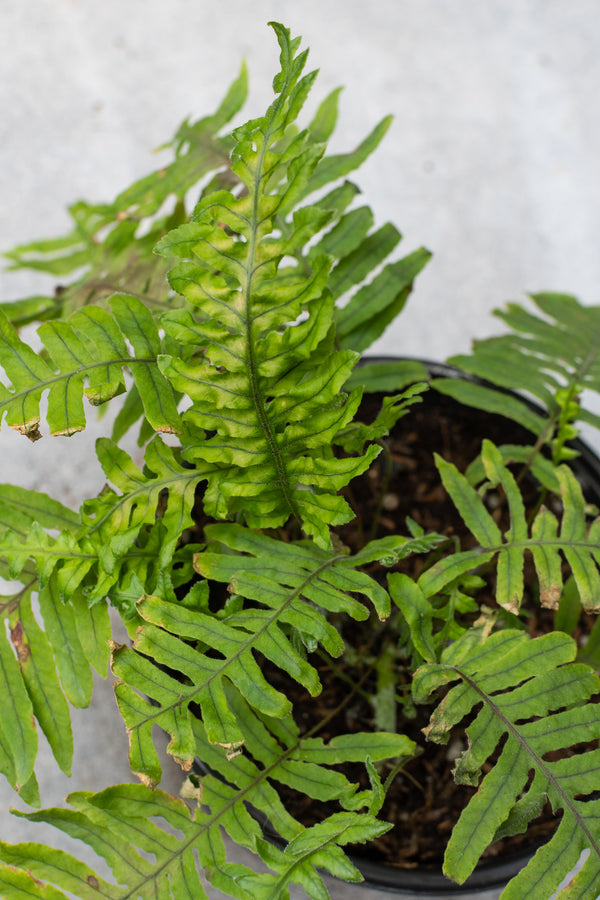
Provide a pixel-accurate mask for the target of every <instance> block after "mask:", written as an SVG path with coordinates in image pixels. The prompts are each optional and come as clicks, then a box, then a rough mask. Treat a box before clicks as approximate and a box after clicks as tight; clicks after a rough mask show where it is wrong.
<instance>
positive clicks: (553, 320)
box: [434, 293, 600, 441]
mask: <svg viewBox="0 0 600 900" xmlns="http://www.w3.org/2000/svg"><path fill="white" fill-rule="evenodd" d="M531 299H532V300H533V302H534V303H535V306H536V307H537V310H536V311H533V312H531V311H529V310H527V309H525V308H524V307H523V306H521V305H519V304H517V303H510V304H508V306H507V307H506V309H505V310H497V311H496V315H497V316H498V317H499V318H500V319H502V321H503V322H504V323H505V324H506V325H508V327H509V328H510V332H509V333H508V334H505V335H502V336H500V337H494V338H488V339H487V340H482V341H476V342H475V344H474V347H473V351H472V353H471V355H461V356H455V357H453V358H452V359H450V360H449V362H451V363H453V364H454V365H456V366H459V368H462V369H464V370H465V371H467V372H472V373H473V374H474V375H477V376H478V377H479V378H482V379H484V380H486V381H487V382H492V383H493V385H495V387H493V386H492V384H489V383H488V384H486V385H478V384H470V383H469V382H462V381H460V380H458V379H437V380H435V381H434V385H435V387H436V388H437V389H438V390H440V391H442V392H443V393H446V394H451V395H452V396H454V397H456V398H457V399H458V400H460V401H461V402H464V403H468V404H471V405H473V406H477V407H480V408H482V409H485V410H487V411H495V410H497V411H499V412H501V414H503V415H506V416H510V417H512V418H514V419H516V421H518V422H520V423H521V424H522V425H524V426H525V427H526V428H528V429H529V430H530V431H533V432H534V433H535V434H536V435H538V436H541V435H544V438H545V439H546V440H548V441H550V439H551V438H552V437H553V434H554V431H555V430H556V429H557V427H558V426H559V425H560V423H561V420H563V422H565V421H566V420H565V415H566V412H567V410H566V409H565V401H566V402H567V403H572V402H574V403H575V404H576V405H575V406H574V407H573V408H572V410H571V411H570V412H569V415H568V417H567V419H568V420H570V421H576V420H581V421H584V422H588V423H589V424H592V425H595V426H596V427H598V426H599V425H600V418H599V417H598V416H597V415H596V414H595V413H593V412H592V411H591V410H588V409H586V408H585V407H583V408H582V407H579V406H578V405H577V404H578V403H579V394H580V392H581V391H583V390H588V391H590V392H592V393H596V394H598V393H600V307H598V306H584V305H583V304H581V303H580V302H579V301H578V300H576V299H575V297H571V296H568V295H566V294H550V293H544V294H535V295H532V298H531ZM523 386H526V388H527V391H528V393H529V394H531V395H533V396H534V397H535V398H536V399H537V400H538V401H539V402H540V403H541V405H542V406H543V408H544V409H545V410H546V411H547V416H548V417H549V418H547V417H546V416H544V415H540V414H538V413H536V412H534V411H532V410H531V409H530V408H528V407H527V405H526V404H525V402H524V401H523V400H521V399H519V398H518V397H512V398H511V397H507V395H506V394H504V393H502V391H501V389H502V388H509V389H513V390H522V389H523Z"/></svg>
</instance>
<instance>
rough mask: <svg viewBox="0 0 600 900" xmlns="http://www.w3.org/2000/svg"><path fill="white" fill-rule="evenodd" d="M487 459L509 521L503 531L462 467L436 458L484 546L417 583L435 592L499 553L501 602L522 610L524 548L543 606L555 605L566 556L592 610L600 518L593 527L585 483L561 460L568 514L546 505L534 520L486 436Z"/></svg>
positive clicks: (598, 582)
mask: <svg viewBox="0 0 600 900" xmlns="http://www.w3.org/2000/svg"><path fill="white" fill-rule="evenodd" d="M482 461H483V466H484V469H485V474H486V476H487V479H488V481H489V484H490V485H491V486H492V487H494V486H498V485H500V486H501V487H502V489H503V494H504V496H506V500H507V504H508V510H509V513H510V525H509V528H508V529H507V530H506V532H505V533H504V534H502V532H501V530H500V528H499V527H498V525H497V524H496V522H495V520H494V518H493V517H492V515H491V513H490V512H489V511H488V509H487V508H486V506H485V503H484V500H483V499H482V498H481V497H480V496H479V494H478V493H477V491H476V490H475V489H474V488H473V487H472V486H471V484H470V483H469V482H468V481H467V479H466V478H465V477H464V476H463V475H461V474H460V473H459V472H458V470H457V469H456V467H455V466H454V465H453V464H452V463H449V462H447V461H445V460H443V459H442V458H441V457H437V458H436V464H437V467H438V470H439V472H440V476H441V478H442V482H443V484H444V487H445V488H446V490H447V492H448V494H449V495H450V497H451V499H452V501H453V502H454V504H455V505H456V507H457V509H458V511H459V512H460V514H461V516H462V518H463V521H464V522H465V525H467V527H468V528H469V530H470V531H471V533H472V534H473V536H474V537H475V538H476V539H477V542H478V545H479V546H478V549H476V550H470V551H465V552H463V553H455V554H453V555H452V556H450V557H448V558H447V559H442V560H441V561H440V562H438V563H436V564H435V565H434V566H432V567H431V568H430V569H429V570H427V571H426V572H425V573H424V574H423V575H422V576H421V577H420V578H419V582H418V583H419V587H420V588H421V590H422V591H423V592H424V594H425V596H426V597H431V596H432V595H433V594H434V593H436V592H437V591H439V590H441V589H442V588H443V587H444V586H445V585H446V584H448V583H449V582H450V581H451V580H452V579H454V578H456V577H458V576H459V575H462V574H464V573H466V572H468V571H470V570H471V569H474V568H476V567H477V566H478V565H483V564H484V563H486V562H489V560H491V559H492V558H494V557H497V573H498V581H497V589H496V591H497V593H496V597H497V600H498V603H499V604H500V605H501V606H504V607H505V608H506V609H508V610H509V611H511V612H514V613H516V612H518V610H519V608H520V605H521V601H522V598H523V590H524V582H523V566H524V558H525V553H526V552H529V553H530V554H531V556H532V559H533V563H534V566H535V570H536V574H537V577H538V579H539V584H540V600H541V603H542V605H543V606H548V607H550V608H556V607H557V605H558V600H559V597H560V593H561V590H562V586H563V572H562V560H563V557H564V558H565V559H566V560H567V562H568V563H569V565H570V567H571V572H572V575H573V578H574V579H575V583H576V585H577V588H578V590H579V593H580V596H581V602H582V604H583V606H584V607H585V609H586V610H587V611H588V612H596V611H598V610H599V609H600V572H599V571H598V566H599V565H600V550H599V548H598V540H597V537H596V533H597V529H598V526H597V525H593V526H592V528H591V529H590V528H589V523H588V522H587V521H586V511H585V503H584V498H583V495H582V492H581V487H580V485H579V482H578V481H577V479H576V478H575V476H574V475H573V473H572V472H571V470H570V469H569V468H568V467H567V466H559V467H558V468H557V469H556V470H555V473H556V477H557V479H558V482H559V484H560V490H561V497H562V501H563V505H564V510H563V514H562V519H561V521H560V523H559V521H558V519H557V518H556V516H555V515H554V514H553V513H551V512H550V510H548V509H546V508H545V507H544V506H542V507H541V509H540V510H539V512H537V513H536V515H535V516H534V518H533V521H532V522H531V524H530V525H529V524H528V523H527V521H526V516H525V508H524V505H523V501H522V498H521V492H520V489H519V487H518V485H517V483H516V481H515V478H514V476H513V475H512V474H511V472H510V471H509V470H508V469H507V468H506V467H505V465H504V463H503V461H502V456H501V454H500V452H499V450H498V448H497V447H495V446H494V445H493V444H492V443H491V442H490V441H484V442H483V447H482Z"/></svg>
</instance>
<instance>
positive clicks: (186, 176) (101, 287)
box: [0, 66, 247, 327]
mask: <svg viewBox="0 0 600 900" xmlns="http://www.w3.org/2000/svg"><path fill="white" fill-rule="evenodd" d="M246 94H247V73H246V68H245V66H242V69H241V71H240V74H239V76H238V77H237V78H236V79H235V81H234V82H233V83H232V85H231V87H230V88H229V90H228V92H227V94H226V96H225V97H224V99H223V101H222V103H221V104H220V106H219V108H218V109H217V110H216V112H215V113H214V114H213V115H211V116H207V117H206V118H204V119H200V120H199V121H197V122H193V123H192V122H189V121H185V122H183V123H182V125H181V126H180V128H179V129H178V131H177V134H176V135H175V137H174V139H173V141H172V142H170V143H169V144H167V145H165V147H168V148H172V149H173V152H174V155H175V159H174V160H173V162H171V163H169V164H168V165H166V166H164V167H162V168H160V169H158V170H157V171H155V172H153V173H152V174H150V175H147V176H145V177H144V178H142V179H140V180H139V181H136V182H135V183H134V184H133V185H131V186H130V187H128V188H127V189H126V190H124V191H123V192H122V193H121V194H119V196H118V197H117V198H116V200H115V201H114V202H113V203H108V204H90V203H85V202H83V201H79V202H78V203H75V204H73V205H72V206H71V207H70V210H69V212H70V214H71V217H72V219H73V224H74V227H73V230H72V231H71V232H70V233H69V234H67V235H65V236H63V237H61V238H55V239H51V240H41V241H33V242H31V243H29V244H26V245H22V246H19V247H16V248H15V249H13V250H11V251H9V252H7V253H5V256H7V257H8V259H9V260H11V263H12V268H15V269H16V268H25V269H34V270H37V271H42V272H47V273H49V274H51V275H54V276H56V277H59V278H60V279H61V282H62V285H61V288H60V290H58V291H57V292H56V294H55V295H54V296H48V297H43V296H42V297H31V298H27V299H26V300H23V301H17V302H16V303H14V302H13V303H5V304H0V310H1V311H2V312H4V313H5V314H6V315H7V316H8V317H9V319H10V321H11V322H12V323H13V324H14V325H15V326H17V327H18V326H21V325H23V324H25V323H27V322H30V321H35V320H40V319H42V320H44V319H54V318H58V317H64V316H67V315H68V314H69V313H71V312H73V311H74V310H76V309H81V308H82V307H87V306H89V305H90V304H97V303H99V302H102V301H103V300H105V299H106V298H107V297H109V296H110V295H111V294H114V293H119V292H125V293H127V294H130V295H132V296H136V297H137V298H138V299H140V300H142V301H143V303H144V305H145V306H146V307H148V308H149V309H151V310H153V311H157V312H162V311H163V310H164V309H166V308H169V307H173V306H174V305H175V306H176V305H177V298H176V297H173V296H172V295H171V294H170V292H169V289H168V285H167V283H166V274H167V264H166V263H165V262H164V261H163V260H162V259H160V258H158V257H156V256H155V255H154V253H153V250H154V246H155V244H156V242H157V241H158V240H159V238H160V237H162V235H163V234H165V232H166V231H168V230H169V229H170V228H173V227H174V226H176V225H178V224H180V223H181V222H182V221H184V220H185V218H186V210H185V206H184V203H185V200H186V197H187V195H188V194H189V192H190V190H192V189H193V187H194V186H195V185H198V184H199V182H200V181H201V180H202V179H203V178H205V177H206V176H207V175H209V174H210V173H211V172H216V171H217V170H219V169H222V168H223V167H224V166H225V165H226V164H227V163H228V161H229V151H230V149H231V140H230V138H229V137H228V136H225V137H219V132H220V131H222V129H223V128H224V126H225V125H227V123H228V122H229V121H230V120H231V119H232V118H233V116H234V115H235V114H236V113H237V112H238V111H239V109H240V108H241V106H242V105H243V103H244V101H245V98H246ZM161 149H165V148H161ZM217 179H218V180H220V181H222V182H223V183H224V184H226V183H227V176H223V175H221V176H217ZM165 205H168V210H167V212H166V213H165V212H164V207H165ZM72 275H73V276H75V277H74V280H72V281H71V283H68V282H67V283H66V284H65V276H72Z"/></svg>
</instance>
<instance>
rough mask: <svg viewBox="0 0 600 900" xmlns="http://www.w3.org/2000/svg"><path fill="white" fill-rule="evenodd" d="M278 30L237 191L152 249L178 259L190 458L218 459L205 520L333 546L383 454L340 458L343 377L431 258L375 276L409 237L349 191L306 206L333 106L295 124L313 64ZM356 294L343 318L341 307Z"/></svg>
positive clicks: (224, 193)
mask: <svg viewBox="0 0 600 900" xmlns="http://www.w3.org/2000/svg"><path fill="white" fill-rule="evenodd" d="M273 27H274V29H275V31H276V34H277V38H278V41H279V44H280V48H281V64H282V69H281V72H280V73H279V75H278V76H277V78H276V79H275V82H274V88H275V92H276V96H275V99H274V101H273V103H272V104H271V106H270V107H269V109H268V111H267V113H266V115H265V116H264V117H262V118H259V119H253V120H251V121H250V122H248V123H246V124H245V125H243V126H242V127H240V128H237V129H236V130H235V132H234V139H235V141H236V144H235V147H234V149H233V151H232V157H231V160H232V161H231V170H232V172H233V173H234V175H235V176H236V178H237V179H238V180H239V181H240V182H242V184H243V186H244V188H243V190H241V191H240V190H239V189H237V188H232V189H231V190H217V191H214V192H212V193H208V192H207V193H206V194H205V196H203V197H202V199H201V200H200V201H199V203H198V204H197V206H196V208H195V211H194V215H193V220H192V222H190V223H187V224H185V225H182V226H180V227H179V228H176V229H174V230H173V231H171V232H170V233H169V234H168V235H166V236H165V238H163V240H162V241H161V242H160V243H159V244H158V247H157V252H159V253H161V254H164V255H165V256H170V257H172V258H175V259H178V260H179V262H177V264H176V265H175V266H174V268H173V269H172V270H171V272H170V276H169V277H170V282H171V285H172V287H173V289H174V290H175V291H177V292H178V293H180V294H182V295H183V296H184V297H185V299H186V301H187V304H188V305H187V307H186V308H184V309H181V310H175V311H174V312H172V313H167V314H166V315H165V316H164V317H163V319H162V322H161V324H162V325H163V327H164V329H165V332H166V333H167V335H168V336H169V337H170V338H171V339H172V340H173V341H175V342H176V343H177V344H178V345H179V346H180V347H181V346H183V347H184V348H185V352H184V353H183V358H182V357H181V355H177V356H175V355H173V354H170V355H169V354H165V355H164V356H163V357H162V358H161V360H160V368H161V372H162V373H163V374H164V375H165V376H166V378H167V379H168V380H169V381H170V382H171V384H172V385H173V387H174V388H175V390H176V391H177V392H178V393H181V394H184V395H187V396H188V397H189V398H190V399H191V400H192V401H193V403H192V408H191V410H190V411H189V412H186V413H184V415H183V419H184V422H185V423H186V424H187V425H188V427H189V429H190V430H189V432H188V434H189V435H190V440H188V441H184V447H183V452H184V457H185V458H187V459H189V460H192V461H205V462H210V463H211V464H212V465H213V466H214V472H213V474H212V475H209V476H208V485H207V490H206V494H205V499H204V502H205V508H206V510H207V512H208V513H209V515H213V516H215V517H217V518H227V517H232V516H234V515H241V516H242V518H243V520H244V521H245V522H246V523H247V524H248V525H249V526H250V527H253V528H269V527H278V526H281V525H283V524H284V523H285V522H286V521H287V520H288V519H290V518H292V519H295V520H296V522H297V523H299V524H300V525H301V526H302V528H303V530H304V532H305V533H307V534H309V535H312V536H314V538H315V539H316V540H317V542H318V543H319V544H320V545H321V546H328V544H329V540H330V538H329V529H330V527H331V526H335V525H341V524H343V523H344V522H346V521H348V520H349V519H350V518H351V516H352V513H351V510H350V508H349V507H348V505H347V503H346V501H345V500H344V499H343V498H342V497H341V496H340V495H339V491H340V490H341V488H343V487H344V486H345V485H346V484H347V483H348V482H349V481H350V480H351V478H353V477H355V476H357V475H359V474H360V473H361V472H363V471H364V470H365V469H366V468H367V467H368V465H369V464H370V462H371V461H372V460H373V458H374V456H375V455H376V453H377V452H378V449H377V448H374V447H370V448H368V449H367V451H366V453H364V454H363V455H353V456H350V455H348V454H347V453H346V454H345V455H344V454H343V453H342V452H341V451H340V452H339V453H338V454H337V456H335V455H334V454H333V453H332V449H331V448H332V445H333V446H336V444H337V443H338V435H341V433H342V432H343V430H344V429H345V427H346V426H347V425H348V423H349V422H350V420H351V419H352V418H353V416H354V414H355V412H356V410H357V407H358V403H359V400H360V388H359V389H358V390H356V391H354V392H352V393H351V394H350V395H346V394H345V393H344V392H343V386H344V383H345V382H346V381H347V380H348V378H349V376H350V374H351V372H352V369H353V367H354V364H355V362H356V359H357V354H356V350H362V349H364V346H366V344H368V343H369V342H370V341H371V340H373V339H374V338H375V337H376V336H377V335H378V334H379V333H381V330H382V329H383V328H384V327H385V324H386V323H387V321H388V320H389V317H390V316H391V315H392V314H394V313H395V312H397V311H398V308H399V307H398V304H399V303H401V302H404V300H405V299H406V295H407V291H408V290H409V286H410V284H412V280H413V278H414V277H415V275H416V273H417V272H418V271H419V269H420V268H421V267H422V266H423V265H424V263H425V261H426V258H427V256H428V254H426V253H425V252H424V251H423V252H421V251H419V252H417V254H415V255H414V258H412V259H411V260H409V259H408V258H407V260H404V261H400V262H398V263H390V264H389V266H388V268H386V269H384V271H383V272H382V273H380V275H377V276H376V277H375V278H373V280H372V281H371V282H370V283H369V284H368V285H367V283H366V282H367V281H368V279H369V278H370V277H371V276H372V273H373V272H374V270H376V269H377V268H378V267H379V266H380V264H381V263H385V262H386V260H387V259H388V257H389V255H390V253H391V252H392V251H393V250H394V248H395V247H396V245H397V243H398V241H399V240H400V235H399V234H398V232H397V231H396V229H394V228H393V227H392V226H391V225H387V226H384V227H383V228H382V229H380V230H379V231H375V232H374V231H371V225H372V216H371V213H370V212H369V211H368V210H361V209H355V210H350V211H348V207H349V205H350V204H351V202H352V200H353V198H354V196H355V193H356V189H355V188H354V187H353V186H352V185H347V184H343V185H339V184H338V186H337V187H333V189H332V190H331V191H330V192H329V193H328V194H326V195H325V196H321V197H319V198H318V199H317V201H316V202H315V204H314V205H304V206H302V205H300V206H299V204H300V203H301V202H302V201H303V200H304V198H305V197H307V196H308V194H310V193H311V192H312V190H314V182H313V180H312V179H313V175H314V173H315V172H317V171H318V169H319V165H320V163H321V161H322V159H323V153H324V151H325V145H324V143H323V142H322V138H323V137H327V135H328V134H329V133H330V131H331V129H332V128H333V124H334V120H335V110H336V102H335V98H329V99H328V101H327V102H326V103H325V105H324V106H323V107H322V108H321V109H320V110H319V113H318V114H317V116H316V118H315V120H314V123H313V124H314V133H313V132H312V131H311V127H310V126H309V128H308V129H304V130H300V131H297V130H295V129H293V128H292V126H293V125H294V123H295V120H296V118H297V117H298V115H299V113H300V111H301V109H302V106H303V104H304V101H305V99H306V96H307V94H308V92H309V90H310V88H311V86H312V83H313V81H314V75H315V73H309V74H308V75H304V74H303V68H304V65H305V61H306V54H305V53H299V54H297V52H296V47H297V42H296V41H293V40H291V38H290V35H289V32H288V31H287V29H285V28H283V27H281V26H278V25H276V24H275V25H274V26H273ZM371 144H373V146H375V144H376V141H375V143H373V141H370V142H367V143H366V144H365V147H364V148H363V149H362V151H361V152H362V153H363V154H366V153H367V152H370V149H373V146H371ZM358 156H360V154H359V155H358ZM358 156H357V157H356V159H354V158H353V163H355V164H358V162H359V159H358ZM347 162H348V165H349V166H350V168H352V164H351V163H350V160H348V161H347ZM339 174H341V173H338V174H337V175H335V176H334V175H333V172H332V173H331V178H332V179H335V178H338V177H339ZM329 180H330V179H329V178H325V180H324V181H322V185H324V184H327V183H328V182H329ZM355 288H358V290H357V291H356V293H355V295H354V297H353V298H351V300H350V303H349V304H348V306H346V307H344V309H343V310H341V311H340V312H339V313H337V314H336V313H335V310H334V301H335V300H336V299H338V298H342V297H343V298H344V299H346V298H345V295H346V294H348V293H349V292H350V291H351V290H353V289H355ZM386 317H387V318H386ZM378 329H379V330H378ZM197 429H202V430H203V431H205V432H207V433H208V434H207V436H206V439H202V437H201V435H200V434H199V432H198V430H197Z"/></svg>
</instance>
